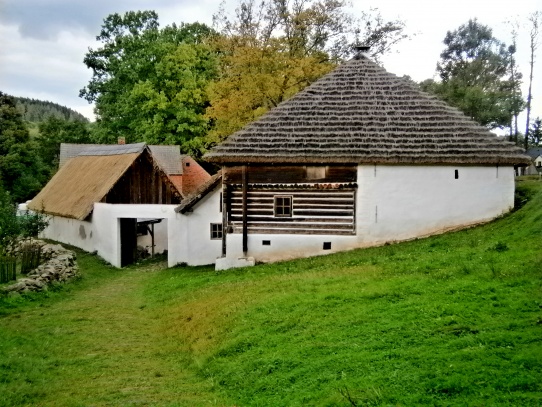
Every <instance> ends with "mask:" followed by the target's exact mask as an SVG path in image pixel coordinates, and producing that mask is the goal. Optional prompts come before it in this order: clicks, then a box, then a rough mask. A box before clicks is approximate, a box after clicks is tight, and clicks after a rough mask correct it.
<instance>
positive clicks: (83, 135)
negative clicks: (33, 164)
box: [35, 116, 93, 174]
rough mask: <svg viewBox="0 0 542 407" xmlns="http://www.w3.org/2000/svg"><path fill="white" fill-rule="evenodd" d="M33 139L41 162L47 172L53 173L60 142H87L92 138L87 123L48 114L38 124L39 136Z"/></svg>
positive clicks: (90, 141) (55, 167)
mask: <svg viewBox="0 0 542 407" xmlns="http://www.w3.org/2000/svg"><path fill="white" fill-rule="evenodd" d="M35 141H36V143H37V144H38V152H39V156H40V157H41V160H42V162H43V164H44V165H45V166H46V167H47V168H48V170H49V173H50V174H53V173H54V172H55V171H56V169H57V167H58V159H59V154H60V144H61V143H76V144H88V143H92V142H93V139H92V137H91V133H90V130H89V128H88V123H85V122H82V121H67V120H63V119H59V118H57V117H54V116H50V117H49V118H48V119H47V120H46V121H44V122H42V123H40V124H39V136H38V137H37V138H36V140H35Z"/></svg>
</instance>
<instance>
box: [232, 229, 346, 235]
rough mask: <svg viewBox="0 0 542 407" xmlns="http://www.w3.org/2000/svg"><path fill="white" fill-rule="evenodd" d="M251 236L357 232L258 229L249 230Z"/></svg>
mask: <svg viewBox="0 0 542 407" xmlns="http://www.w3.org/2000/svg"><path fill="white" fill-rule="evenodd" d="M233 233H241V229H234V230H233ZM248 233H249V234H262V235H277V234H281V235H343V236H352V235H355V232H354V231H353V230H352V231H350V230H305V229H300V230H294V229H264V228H257V229H252V228H250V229H249V230H248Z"/></svg>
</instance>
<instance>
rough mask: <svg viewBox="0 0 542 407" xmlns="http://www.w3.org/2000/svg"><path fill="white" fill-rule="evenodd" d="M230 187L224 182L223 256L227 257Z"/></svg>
mask: <svg viewBox="0 0 542 407" xmlns="http://www.w3.org/2000/svg"><path fill="white" fill-rule="evenodd" d="M229 200H230V194H228V188H227V187H226V186H225V185H224V184H222V257H226V234H227V231H228V202H229Z"/></svg>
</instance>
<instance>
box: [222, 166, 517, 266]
mask: <svg viewBox="0 0 542 407" xmlns="http://www.w3.org/2000/svg"><path fill="white" fill-rule="evenodd" d="M456 170H457V171H458V178H457V179H455V171H456ZM357 184H358V191H357V196H356V235H355V236H331V235H329V236H326V235H286V234H284V235H279V234H271V235H259V234H249V235H248V253H247V257H254V259H255V260H256V261H264V262H267V261H277V260H286V259H292V258H298V257H308V256H314V255H320V254H326V253H331V252H336V251H342V250H349V249H353V248H357V247H368V246H374V245H379V244H383V243H386V242H392V241H400V240H408V239H412V238H415V237H422V236H427V235H430V234H435V233H441V232H444V231H446V230H450V229H455V228H461V227H466V226H469V225H473V224H477V223H481V222H485V221H489V220H491V219H493V218H495V217H497V216H499V215H502V214H503V213H506V212H508V211H509V210H510V209H512V207H513V205H514V170H513V167H496V166H487V167H467V166H458V167H455V166H453V167H452V166H383V165H382V166H374V165H366V166H359V167H358V175H357ZM264 240H265V241H268V242H269V243H270V244H269V245H263V241H264ZM324 242H328V243H331V249H330V250H324V249H323V244H324ZM226 255H227V257H228V258H231V259H235V258H242V257H244V254H243V252H242V235H241V234H228V236H227V252H226Z"/></svg>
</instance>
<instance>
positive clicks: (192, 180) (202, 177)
mask: <svg viewBox="0 0 542 407" xmlns="http://www.w3.org/2000/svg"><path fill="white" fill-rule="evenodd" d="M182 163H183V175H182V181H181V190H182V195H183V196H184V197H186V196H189V195H191V194H192V193H193V192H194V191H196V190H197V189H198V188H199V187H200V186H201V185H202V184H204V183H205V182H207V181H208V180H209V179H211V176H210V175H209V173H208V172H207V171H205V170H204V169H203V168H202V167H201V166H200V165H199V164H198V163H197V162H196V161H195V160H194V159H193V158H192V157H189V156H184V157H182ZM173 182H174V183H175V185H178V184H177V183H176V181H173Z"/></svg>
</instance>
